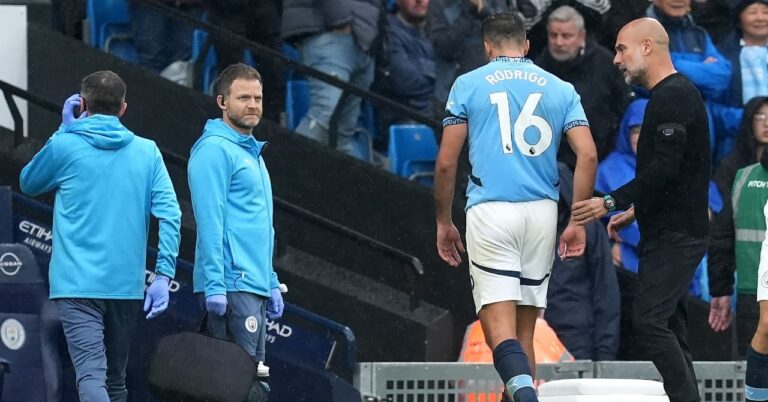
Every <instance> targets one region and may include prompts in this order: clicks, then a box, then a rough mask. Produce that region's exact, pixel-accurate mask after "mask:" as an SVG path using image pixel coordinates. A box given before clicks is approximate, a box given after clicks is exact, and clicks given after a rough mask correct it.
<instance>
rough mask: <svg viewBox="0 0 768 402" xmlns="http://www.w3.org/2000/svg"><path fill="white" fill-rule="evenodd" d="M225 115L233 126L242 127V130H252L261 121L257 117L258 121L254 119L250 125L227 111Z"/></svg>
mask: <svg viewBox="0 0 768 402" xmlns="http://www.w3.org/2000/svg"><path fill="white" fill-rule="evenodd" d="M227 117H228V118H229V121H230V122H232V125H233V126H235V127H237V128H242V129H243V130H253V128H254V127H256V126H258V125H259V123H260V122H261V119H259V120H258V121H256V124H254V125H250V124H246V123H245V122H243V121H242V120H240V118H238V117H237V116H235V115H233V114H230V113H227Z"/></svg>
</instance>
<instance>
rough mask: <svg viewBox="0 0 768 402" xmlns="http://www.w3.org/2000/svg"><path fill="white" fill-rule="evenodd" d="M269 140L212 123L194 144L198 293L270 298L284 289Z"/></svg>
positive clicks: (189, 171) (192, 179) (191, 181)
mask: <svg viewBox="0 0 768 402" xmlns="http://www.w3.org/2000/svg"><path fill="white" fill-rule="evenodd" d="M265 146H266V143H265V142H261V141H256V139H255V138H253V136H252V135H243V134H240V133H238V132H237V131H235V130H234V129H233V128H231V127H230V126H229V125H227V124H226V123H225V122H224V121H222V120H221V119H216V120H208V122H207V123H206V124H205V128H204V129H203V135H202V136H201V137H200V138H199V139H198V140H197V142H195V144H194V145H193V146H192V151H191V156H190V158H189V165H188V167H187V176H188V178H189V189H190V192H191V195H192V207H193V209H194V213H195V221H196V223H197V245H196V247H195V256H196V257H195V268H194V274H193V278H192V279H193V285H194V292H196V293H199V292H205V296H206V297H208V296H213V295H225V294H226V293H228V292H249V293H254V294H257V295H260V296H264V297H269V295H270V290H271V289H274V288H277V287H279V286H280V283H279V282H278V280H277V274H276V273H275V271H274V269H273V267H272V252H273V250H274V238H275V230H274V229H273V227H272V216H273V208H272V184H271V182H270V179H269V172H267V167H266V165H265V164H264V159H263V158H262V157H261V153H262V151H263V150H264V147H265Z"/></svg>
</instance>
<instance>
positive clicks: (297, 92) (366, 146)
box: [285, 78, 376, 162]
mask: <svg viewBox="0 0 768 402" xmlns="http://www.w3.org/2000/svg"><path fill="white" fill-rule="evenodd" d="M308 110H309V83H308V81H307V80H306V79H303V78H291V79H289V80H288V81H286V84H285V122H286V123H285V124H286V126H287V128H288V129H289V130H291V131H294V130H296V127H297V126H298V125H299V123H300V122H301V119H303V118H304V116H305V115H306V114H307V111H308ZM375 118H376V116H375V113H374V110H373V105H371V103H370V102H363V104H362V105H361V110H360V116H359V117H358V120H357V129H356V133H355V138H354V140H353V141H354V156H355V157H357V158H359V159H362V160H364V161H367V162H371V158H372V155H371V154H372V141H373V136H374V135H375V132H376V131H375V130H376V120H375Z"/></svg>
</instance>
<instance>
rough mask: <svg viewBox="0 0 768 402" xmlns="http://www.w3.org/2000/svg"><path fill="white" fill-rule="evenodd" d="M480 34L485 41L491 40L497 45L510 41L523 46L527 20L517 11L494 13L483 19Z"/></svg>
mask: <svg viewBox="0 0 768 402" xmlns="http://www.w3.org/2000/svg"><path fill="white" fill-rule="evenodd" d="M480 35H481V37H482V38H483V41H485V42H491V43H492V44H493V45H495V46H500V45H501V44H503V43H505V42H510V41H513V42H515V43H516V44H518V45H521V46H522V45H523V44H525V21H523V17H522V16H521V15H520V14H519V13H515V12H512V13H509V12H503V13H498V14H494V15H491V16H490V17H488V18H486V19H485V20H483V24H482V25H481V26H480Z"/></svg>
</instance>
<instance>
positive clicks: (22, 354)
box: [0, 244, 48, 402]
mask: <svg viewBox="0 0 768 402" xmlns="http://www.w3.org/2000/svg"><path fill="white" fill-rule="evenodd" d="M47 300H48V289H47V286H46V283H45V278H44V276H43V273H42V271H41V269H40V267H39V266H38V264H37V261H36V260H35V257H34V255H33V254H32V252H31V251H30V250H29V248H28V247H27V246H25V245H21V244H0V338H2V342H0V355H1V356H3V357H4V358H6V359H8V360H9V361H11V362H12V363H13V371H12V372H10V373H6V374H5V375H4V377H5V379H4V380H5V384H4V386H3V388H4V390H3V391H4V395H3V401H7V402H22V401H38V400H45V376H44V375H43V369H42V355H41V353H40V350H41V347H42V339H43V338H44V337H41V329H42V328H41V322H40V311H41V309H42V306H43V304H44V303H45V302H46V301H47Z"/></svg>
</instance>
